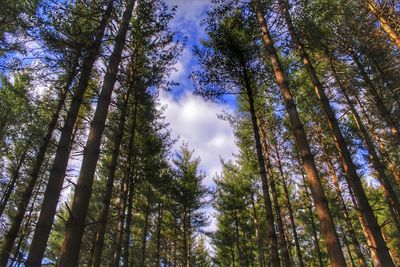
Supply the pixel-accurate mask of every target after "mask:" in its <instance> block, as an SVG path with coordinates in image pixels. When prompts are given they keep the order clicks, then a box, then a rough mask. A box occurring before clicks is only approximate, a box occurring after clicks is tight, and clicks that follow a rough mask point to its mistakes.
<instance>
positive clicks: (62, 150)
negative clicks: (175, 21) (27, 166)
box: [27, 0, 114, 267]
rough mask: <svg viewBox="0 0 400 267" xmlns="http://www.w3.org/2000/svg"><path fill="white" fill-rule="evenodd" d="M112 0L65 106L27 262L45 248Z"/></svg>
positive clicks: (32, 261)
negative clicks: (65, 109) (83, 100)
mask: <svg viewBox="0 0 400 267" xmlns="http://www.w3.org/2000/svg"><path fill="white" fill-rule="evenodd" d="M113 2H114V1H113V0H110V1H109V3H108V5H107V9H106V11H105V13H104V15H103V18H102V20H101V22H100V25H99V29H98V31H97V33H96V37H95V41H94V42H93V44H92V46H91V47H90V49H89V52H88V55H87V57H86V58H85V59H84V62H83V66H82V72H81V75H80V78H79V82H78V86H77V88H76V90H75V93H74V96H73V99H72V103H71V105H70V107H69V110H68V114H67V118H66V120H65V123H64V126H63V129H62V131H61V137H60V140H59V142H58V146H57V151H56V156H55V159H54V163H53V166H52V168H51V171H50V178H49V181H48V184H47V187H46V191H45V194H44V198H43V204H42V209H41V212H40V216H39V220H38V222H37V225H36V228H35V233H34V235H33V238H32V242H31V245H30V249H29V254H28V259H27V265H28V266H32V267H39V266H40V265H41V261H42V258H43V255H44V251H45V249H46V245H47V240H48V238H49V235H50V231H51V227H52V224H53V221H54V216H55V213H56V209H57V204H58V199H59V197H60V193H61V190H62V185H63V182H64V176H65V171H66V168H67V164H68V159H69V153H70V149H69V148H70V146H71V142H72V132H73V129H74V125H75V122H76V120H77V118H78V113H79V109H80V106H81V103H82V99H83V96H84V94H85V91H86V88H87V85H88V82H89V79H90V74H91V71H92V68H93V65H94V62H95V61H96V59H97V57H98V54H99V49H100V47H101V43H102V40H103V35H104V32H105V29H106V26H107V23H108V19H109V17H110V15H111V12H112V6H113Z"/></svg>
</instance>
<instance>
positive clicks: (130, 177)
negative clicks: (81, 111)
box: [122, 91, 139, 267]
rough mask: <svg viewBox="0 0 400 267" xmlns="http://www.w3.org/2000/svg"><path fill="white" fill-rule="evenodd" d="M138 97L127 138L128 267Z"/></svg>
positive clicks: (125, 243)
mask: <svg viewBox="0 0 400 267" xmlns="http://www.w3.org/2000/svg"><path fill="white" fill-rule="evenodd" d="M138 101H139V100H138V95H137V91H136V94H135V104H134V107H133V116H132V120H133V123H132V128H131V133H130V134H131V135H130V137H129V144H128V146H129V148H128V149H129V151H128V171H127V174H128V177H127V181H128V183H129V189H128V207H127V215H126V224H125V236H123V237H124V238H123V247H124V250H123V252H124V253H123V254H122V263H123V266H125V267H128V265H129V244H130V238H131V224H132V210H133V196H134V194H135V184H136V182H137V181H136V158H137V151H136V144H135V135H136V132H137V129H136V128H137V127H136V124H137V110H138V105H139V103H138Z"/></svg>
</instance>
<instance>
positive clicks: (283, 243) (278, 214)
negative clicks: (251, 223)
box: [259, 123, 292, 267]
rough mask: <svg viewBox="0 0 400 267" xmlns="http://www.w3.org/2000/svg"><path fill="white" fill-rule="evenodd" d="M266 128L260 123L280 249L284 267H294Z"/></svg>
mask: <svg viewBox="0 0 400 267" xmlns="http://www.w3.org/2000/svg"><path fill="white" fill-rule="evenodd" d="M265 127H266V125H265V123H260V127H259V128H260V136H261V146H262V151H263V156H264V161H265V166H266V168H267V170H268V175H269V178H270V188H271V195H272V201H273V207H274V211H275V215H276V221H277V226H278V231H279V242H280V247H281V249H282V258H283V263H284V266H287V267H289V266H291V265H292V264H291V262H290V258H291V257H290V253H289V250H288V245H287V241H286V237H285V229H284V226H283V220H282V212H281V207H280V205H279V202H278V192H277V190H276V184H275V179H276V177H275V175H274V173H273V169H272V164H271V161H270V154H269V149H268V146H267V141H266V133H265Z"/></svg>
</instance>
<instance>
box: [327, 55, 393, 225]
mask: <svg viewBox="0 0 400 267" xmlns="http://www.w3.org/2000/svg"><path fill="white" fill-rule="evenodd" d="M331 68H332V70H333V74H334V76H335V79H336V83H337V84H338V85H339V88H340V90H341V92H342V94H343V96H344V98H345V100H346V103H347V105H348V106H349V108H350V111H351V113H352V115H353V117H354V120H355V121H356V125H357V128H358V130H359V131H360V133H361V136H362V139H363V141H364V144H365V146H366V148H367V150H368V154H369V158H370V161H371V162H372V166H373V167H374V169H375V171H376V172H377V174H378V179H379V182H380V184H381V187H382V189H383V193H384V196H385V198H386V201H387V202H388V205H389V209H391V210H393V211H394V215H395V216H394V218H393V220H396V221H397V223H396V225H400V223H399V220H400V203H399V200H398V198H397V196H396V193H395V191H394V190H393V187H392V185H391V183H390V180H389V177H387V175H386V172H385V165H384V164H383V163H382V161H381V160H380V157H379V156H378V153H377V151H376V149H375V145H374V143H373V142H372V140H371V136H370V135H369V133H368V131H367V129H366V128H365V126H364V124H363V122H362V120H361V117H360V115H359V114H358V112H357V110H356V109H355V107H354V105H353V103H352V101H351V99H350V97H349V95H348V93H347V90H346V88H344V85H343V84H342V83H341V81H340V80H339V77H338V75H337V73H336V70H335V69H334V66H333V63H332V62H331ZM398 231H399V232H400V228H399V229H398Z"/></svg>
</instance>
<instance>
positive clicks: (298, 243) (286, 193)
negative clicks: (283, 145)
mask: <svg viewBox="0 0 400 267" xmlns="http://www.w3.org/2000/svg"><path fill="white" fill-rule="evenodd" d="M275 151H276V157H277V161H278V169H279V173H280V175H281V178H282V184H283V191H284V193H285V198H286V203H287V204H286V205H287V208H288V213H289V219H290V225H291V227H292V232H293V239H294V244H295V247H296V254H297V260H298V261H299V262H298V264H299V266H300V267H304V262H303V255H302V253H301V249H300V242H299V237H298V235H297V229H296V222H295V220H294V215H293V209H292V204H291V200H290V194H289V190H288V187H287V182H286V176H285V174H284V173H283V166H282V162H281V158H280V153H279V150H278V147H275Z"/></svg>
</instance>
